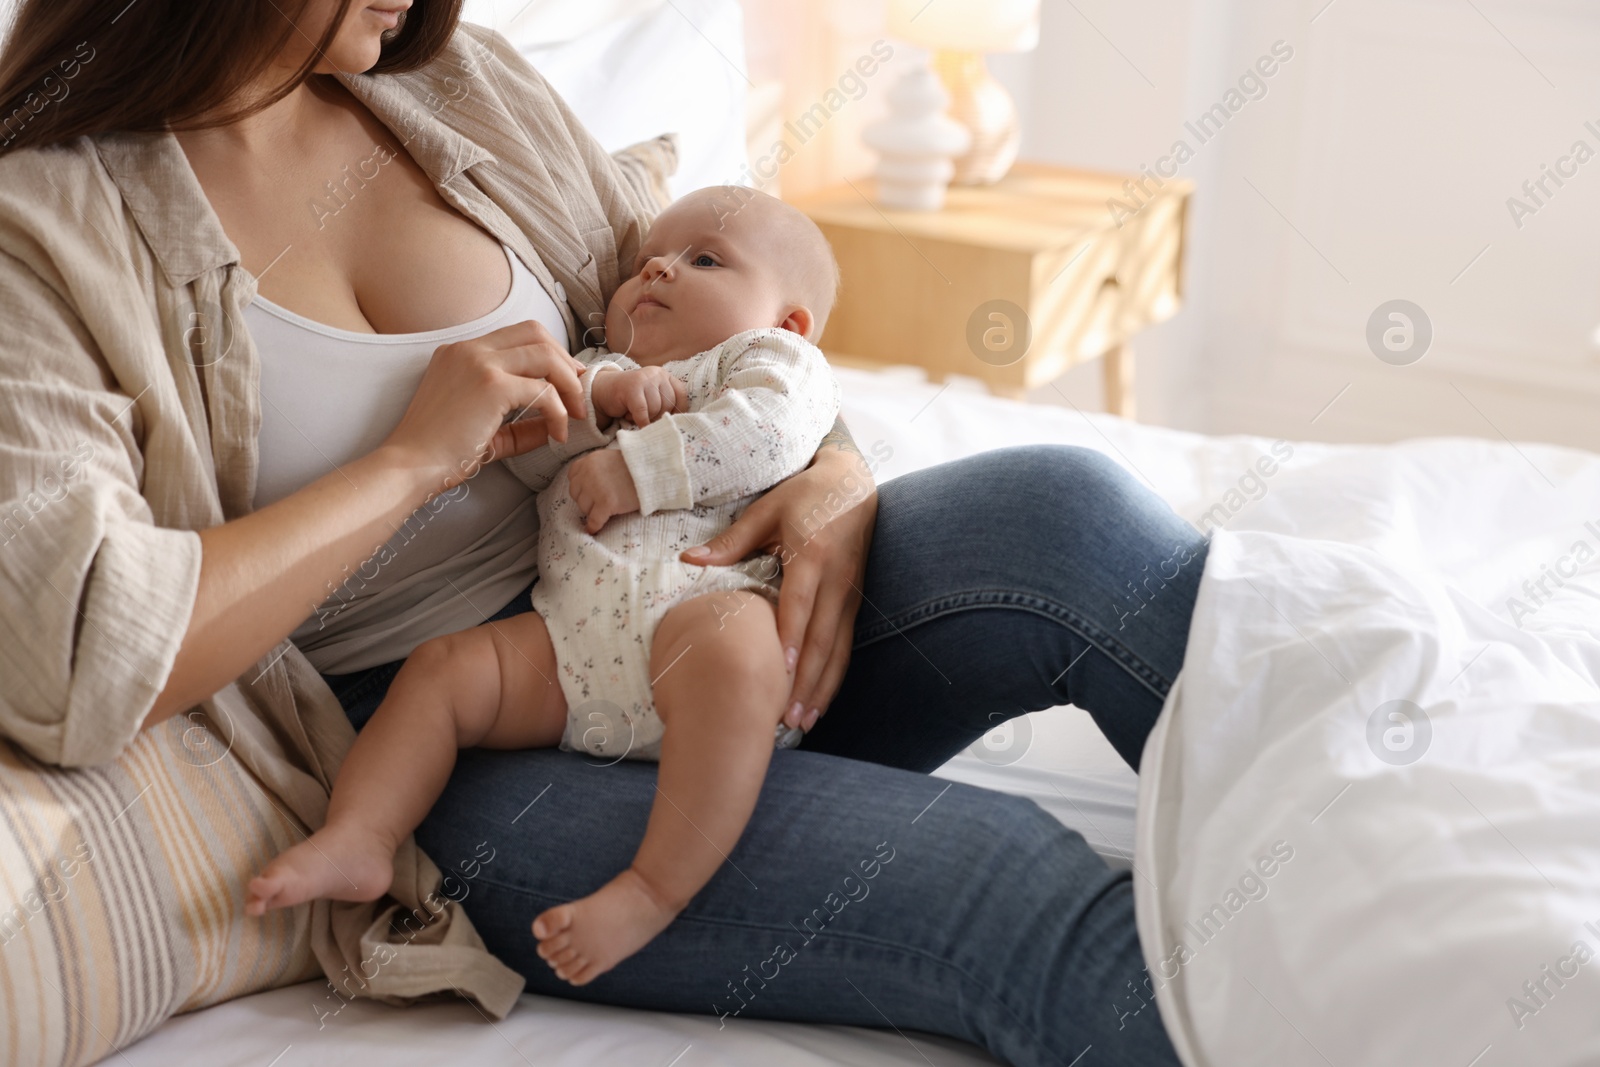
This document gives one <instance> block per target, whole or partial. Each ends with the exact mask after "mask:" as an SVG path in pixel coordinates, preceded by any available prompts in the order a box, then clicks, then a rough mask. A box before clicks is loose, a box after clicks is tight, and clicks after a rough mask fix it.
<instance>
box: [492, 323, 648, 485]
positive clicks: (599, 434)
mask: <svg viewBox="0 0 1600 1067" xmlns="http://www.w3.org/2000/svg"><path fill="white" fill-rule="evenodd" d="M577 358H578V359H579V360H580V361H581V362H582V363H583V364H584V365H585V366H586V367H587V368H588V370H586V371H585V372H584V375H583V378H582V379H581V384H582V385H583V406H584V409H585V410H586V411H587V412H588V414H589V417H588V418H586V419H584V420H583V421H582V422H579V421H577V420H576V419H574V420H572V422H571V423H569V424H568V435H567V440H566V441H565V442H561V441H551V442H550V443H549V444H547V445H544V446H543V447H541V448H535V449H533V450H532V451H531V452H524V453H523V454H522V455H520V456H508V457H506V459H505V460H504V461H503V465H504V466H505V468H506V470H508V471H510V472H511V473H512V474H514V475H516V476H517V478H518V479H519V480H520V481H521V482H522V483H523V484H524V485H526V486H527V487H528V488H529V489H532V490H533V491H534V492H536V493H538V492H542V491H543V490H544V489H545V488H546V487H548V486H549V485H550V483H551V482H553V481H555V478H556V475H557V474H558V473H559V472H560V470H561V468H562V466H564V465H565V464H566V462H567V461H568V460H569V459H571V458H572V457H573V456H578V455H582V454H583V453H585V452H588V451H589V450H590V449H594V448H603V447H604V446H606V445H608V444H610V443H611V442H612V440H613V439H615V437H616V436H617V430H616V426H615V425H614V424H612V423H611V422H610V420H609V419H608V420H606V422H607V425H605V426H602V425H601V416H603V415H604V414H605V413H604V412H602V411H600V410H599V409H598V408H597V407H596V403H595V392H594V390H595V386H596V385H597V384H598V383H599V382H600V381H601V379H603V378H605V377H606V376H607V375H609V374H613V373H615V372H616V371H619V370H636V369H638V366H639V365H638V364H637V363H635V362H634V361H633V360H631V359H629V358H628V357H627V356H619V355H615V354H612V353H609V352H603V351H601V350H599V349H596V348H589V349H585V350H584V351H582V352H580V353H578V356H577ZM603 392H605V390H604V389H602V393H603Z"/></svg>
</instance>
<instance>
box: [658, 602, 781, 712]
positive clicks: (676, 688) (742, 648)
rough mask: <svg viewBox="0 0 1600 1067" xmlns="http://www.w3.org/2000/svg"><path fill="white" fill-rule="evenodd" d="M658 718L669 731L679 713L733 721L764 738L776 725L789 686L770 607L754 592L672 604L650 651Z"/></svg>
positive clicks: (770, 605) (772, 609)
mask: <svg viewBox="0 0 1600 1067" xmlns="http://www.w3.org/2000/svg"><path fill="white" fill-rule="evenodd" d="M650 677H651V678H652V679H653V689H654V693H655V705H656V713H657V714H658V715H659V716H660V717H661V720H662V722H663V723H664V724H665V725H666V726H667V728H668V731H669V732H670V731H671V728H672V719H673V717H674V716H675V715H681V714H712V713H713V709H719V710H716V711H715V713H716V714H720V715H724V716H736V717H738V718H739V719H741V720H748V721H749V722H751V723H759V724H761V725H762V726H763V727H764V728H765V730H766V732H767V733H768V734H769V735H770V733H771V730H772V728H773V727H774V726H775V725H776V724H777V723H778V721H779V719H781V718H782V714H783V705H784V701H785V699H786V698H787V696H788V694H789V688H790V679H789V673H788V670H787V668H786V667H785V666H784V661H783V646H782V644H781V642H780V641H779V639H778V616H777V610H776V608H775V606H774V605H773V603H772V601H771V600H770V599H769V598H768V597H766V596H763V595H762V594H761V593H759V592H755V591H752V590H746V589H740V590H721V591H717V592H711V593H704V594H701V595H698V596H693V597H690V598H688V599H685V600H683V601H682V602H680V603H678V604H676V605H674V606H673V607H672V609H671V610H669V611H668V612H667V614H666V615H665V616H664V617H663V618H662V620H661V623H660V625H659V626H658V627H657V628H656V632H655V635H654V637H653V639H652V641H651V644H650Z"/></svg>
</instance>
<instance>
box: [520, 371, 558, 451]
mask: <svg viewBox="0 0 1600 1067" xmlns="http://www.w3.org/2000/svg"><path fill="white" fill-rule="evenodd" d="M505 382H506V389H507V392H508V393H509V394H510V396H509V399H510V401H511V403H512V405H513V410H515V411H516V413H517V417H516V418H515V419H514V420H513V421H512V425H516V423H518V422H521V421H522V420H523V419H526V418H529V417H531V416H532V415H533V413H534V412H538V414H539V415H540V416H542V417H543V418H544V425H545V431H546V432H547V433H548V434H549V435H550V438H551V439H552V440H555V441H565V440H566V439H567V418H568V414H567V405H566V403H565V402H563V400H562V399H561V396H560V394H559V393H557V392H556V390H555V387H554V386H552V385H551V384H550V383H549V382H547V381H545V380H544V379H542V378H521V377H517V376H516V375H506V377H505Z"/></svg>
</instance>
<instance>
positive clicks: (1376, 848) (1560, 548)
mask: <svg viewBox="0 0 1600 1067" xmlns="http://www.w3.org/2000/svg"><path fill="white" fill-rule="evenodd" d="M1597 679H1600V457H1597V456H1593V455H1587V454H1584V453H1579V452H1573V451H1568V450H1563V449H1556V448H1545V447H1538V446H1528V445H1523V446H1516V447H1513V446H1508V445H1501V444H1491V443H1488V442H1482V443H1469V442H1462V441H1450V442H1444V441H1435V442H1418V443H1415V444H1409V445H1401V446H1395V447H1389V448H1384V449H1376V448H1374V449H1342V450H1339V451H1338V452H1337V453H1336V454H1332V455H1327V456H1324V457H1321V458H1318V459H1316V460H1314V461H1312V462H1309V463H1305V464H1299V465H1296V467H1295V469H1293V470H1286V471H1285V472H1283V473H1282V474H1280V475H1279V476H1278V477H1277V478H1275V479H1273V480H1272V482H1271V483H1270V491H1269V492H1268V493H1267V495H1266V496H1265V497H1264V498H1263V499H1261V500H1260V501H1259V502H1257V503H1255V504H1253V505H1252V507H1251V508H1250V510H1249V511H1248V513H1246V514H1245V515H1242V516H1241V517H1240V518H1239V519H1237V520H1235V521H1234V522H1233V523H1232V524H1231V525H1230V528H1229V529H1228V530H1227V531H1224V532H1220V533H1218V534H1217V535H1216V537H1215V539H1214V543H1213V548H1212V551H1211V556H1210V560H1209V561H1208V563H1207V565H1206V572H1205V578H1204V581H1203V583H1202V587H1201V592H1200V600H1199V604H1198V607H1197V611H1196V616H1195V624H1194V628H1193V630H1192V633H1191V636H1190V640H1189V647H1188V652H1187V657H1186V660H1185V667H1184V671H1183V675H1182V678H1181V679H1180V682H1179V684H1178V685H1177V686H1176V687H1175V689H1174V691H1173V693H1172V695H1171V697H1170V699H1169V700H1168V703H1167V707H1166V709H1165V710H1164V712H1163V714H1162V718H1161V720H1160V722H1159V724H1158V726H1157V728H1156V731H1155V733H1154V734H1153V735H1152V736H1151V739H1150V742H1149V746H1148V747H1147V749H1146V751H1145V756H1144V763H1143V767H1144V773H1143V774H1142V777H1141V783H1140V798H1139V812H1138V828H1137V848H1136V858H1135V862H1136V865H1137V868H1138V871H1139V874H1140V877H1137V878H1136V879H1135V884H1136V887H1137V890H1136V891H1137V895H1138V908H1139V925H1140V934H1141V940H1142V941H1143V943H1144V946H1145V956H1146V960H1147V963H1148V969H1149V972H1150V977H1149V982H1148V986H1147V988H1146V989H1145V990H1136V991H1132V992H1129V991H1122V992H1123V994H1124V995H1123V996H1122V997H1121V998H1120V999H1119V1001H1118V1002H1117V1004H1116V1005H1115V1006H1114V1007H1112V1009H1111V1010H1115V1011H1118V1012H1119V1013H1128V1012H1134V1011H1139V1010H1142V1009H1143V1006H1144V1004H1145V1003H1146V1001H1147V999H1148V998H1149V996H1150V994H1151V993H1152V992H1153V993H1154V995H1155V996H1156V997H1157V998H1158V999H1159V1003H1160V1006H1161V1011H1162V1014H1163V1017H1164V1018H1165V1019H1166V1021H1167V1025H1168V1029H1169V1031H1170V1032H1171V1033H1172V1034H1173V1038H1174V1041H1175V1042H1176V1043H1177V1044H1178V1046H1179V1050H1180V1053H1181V1055H1182V1057H1183V1059H1184V1061H1185V1062H1186V1063H1187V1064H1189V1065H1190V1067H1202V1065H1204V1067H1250V1065H1256V1064H1260V1065H1263V1067H1265V1065H1271V1067H1294V1065H1299V1064H1316V1065H1329V1064H1332V1065H1338V1067H1346V1065H1350V1067H1358V1065H1359V1067H1376V1065H1383V1064H1395V1065H1404V1067H1422V1065H1432V1064H1438V1065H1441V1067H1469V1065H1470V1067H1495V1065H1530V1067H1532V1065H1537V1067H1568V1065H1571V1067H1577V1065H1580V1064H1596V1063H1600V1012H1597V1011H1596V1007H1597V1004H1600V685H1597ZM1156 887H1160V888H1159V889H1157V888H1156Z"/></svg>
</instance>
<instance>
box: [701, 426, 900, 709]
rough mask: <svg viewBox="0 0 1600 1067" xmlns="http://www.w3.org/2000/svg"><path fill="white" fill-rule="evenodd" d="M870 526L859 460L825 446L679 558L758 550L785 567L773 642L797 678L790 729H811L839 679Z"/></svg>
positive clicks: (706, 562) (873, 511) (728, 558)
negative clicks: (727, 524) (808, 462)
mask: <svg viewBox="0 0 1600 1067" xmlns="http://www.w3.org/2000/svg"><path fill="white" fill-rule="evenodd" d="M845 439H846V440H848V438H845ZM877 517H878V492H877V488H876V486H875V485H874V483H873V480H872V474H871V473H870V472H869V471H868V470H867V465H866V463H865V461H863V460H862V458H861V454H860V453H859V452H857V451H855V447H854V445H853V444H852V445H850V446H849V448H848V449H846V448H842V447H837V446H828V447H825V448H824V450H823V451H821V452H818V453H817V458H816V459H815V460H814V461H813V462H812V464H811V466H810V467H808V468H806V469H805V470H803V471H801V472H800V473H799V474H796V475H795V476H794V477H792V478H790V479H789V480H788V481H785V482H782V483H780V484H778V485H777V486H774V487H773V488H772V489H771V490H770V491H768V492H767V494H766V495H765V496H763V497H762V498H761V499H760V500H757V501H756V502H755V503H754V504H751V505H750V507H749V508H747V509H746V510H745V513H744V514H743V515H741V516H740V517H739V520H738V521H737V522H735V523H734V524H733V525H732V526H730V527H728V529H727V530H725V531H723V532H722V533H720V534H718V535H717V536H716V537H714V538H712V539H711V541H710V543H709V544H707V545H704V546H699V547H696V548H691V549H689V550H688V551H687V552H685V553H684V554H683V556H682V557H681V558H682V559H683V561H684V562H685V563H695V564H700V565H702V566H727V565H729V564H733V563H737V562H739V561H740V560H742V559H744V558H745V557H746V556H749V555H752V554H754V553H756V552H761V551H765V552H770V553H772V554H773V555H775V556H777V557H778V559H779V561H780V562H781V563H782V564H783V585H782V587H781V589H780V590H779V594H778V638H779V640H780V641H781V642H782V643H783V648H784V653H785V655H786V657H787V661H788V666H789V669H790V670H791V671H793V672H794V688H793V690H792V692H791V696H790V703H789V707H788V709H787V710H786V711H785V712H784V722H785V723H787V724H788V725H790V726H797V727H799V728H801V729H803V730H810V729H811V727H813V726H815V725H816V722H817V719H818V718H819V717H820V716H821V715H822V713H823V712H824V711H826V710H827V709H828V705H829V703H831V702H832V701H833V697H834V694H835V693H837V692H838V691H839V683H840V682H842V681H843V680H844V672H845V668H846V667H848V666H849V665H850V646H851V641H852V638H853V636H854V634H855V620H856V611H857V609H858V608H860V607H861V596H862V593H861V589H862V586H863V584H864V582H865V575H866V569H867V550H868V549H869V548H871V546H872V527H873V524H874V523H875V522H876V521H877Z"/></svg>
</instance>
